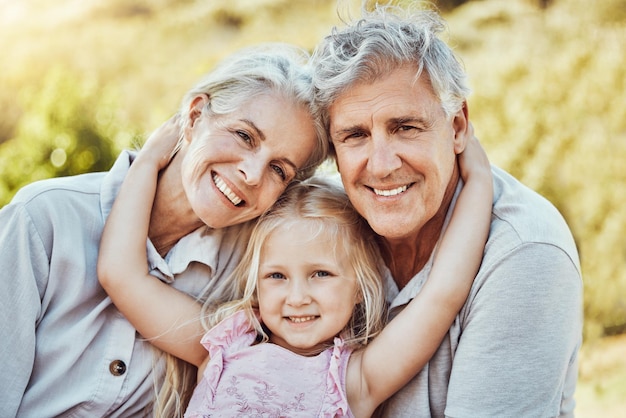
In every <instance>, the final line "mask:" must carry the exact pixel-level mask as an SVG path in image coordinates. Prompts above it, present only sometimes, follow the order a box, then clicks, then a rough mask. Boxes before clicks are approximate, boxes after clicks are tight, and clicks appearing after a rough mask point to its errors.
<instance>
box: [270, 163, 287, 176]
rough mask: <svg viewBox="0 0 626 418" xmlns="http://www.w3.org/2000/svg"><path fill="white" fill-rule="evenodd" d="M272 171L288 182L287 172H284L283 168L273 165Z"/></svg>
mask: <svg viewBox="0 0 626 418" xmlns="http://www.w3.org/2000/svg"><path fill="white" fill-rule="evenodd" d="M272 170H274V172H275V173H276V174H278V176H279V177H280V178H281V179H282V180H287V173H285V170H283V168H282V167H281V166H279V165H275V164H274V165H272Z"/></svg>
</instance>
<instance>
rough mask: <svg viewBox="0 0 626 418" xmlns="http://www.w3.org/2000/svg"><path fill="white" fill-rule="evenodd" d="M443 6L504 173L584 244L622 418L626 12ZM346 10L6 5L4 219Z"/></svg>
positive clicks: (612, 400) (593, 337)
mask: <svg viewBox="0 0 626 418" xmlns="http://www.w3.org/2000/svg"><path fill="white" fill-rule="evenodd" d="M355 1H356V0H355ZM355 1H352V2H350V1H349V0H345V1H344V3H343V6H342V8H343V9H344V11H345V10H347V9H349V6H350V4H352V6H353V5H354V3H355ZM405 2H407V1H405ZM436 3H438V4H439V6H440V7H441V8H442V10H443V13H444V15H445V17H446V18H447V20H448V22H449V31H448V32H449V33H448V34H447V40H448V41H449V43H450V44H451V45H452V46H453V47H454V48H455V50H456V51H457V52H458V54H459V55H460V57H461V58H462V60H463V62H464V64H465V66H466V68H467V70H468V73H469V75H470V80H471V86H472V89H473V93H472V96H471V97H470V103H469V108H470V117H471V119H472V121H473V123H474V125H475V128H476V132H477V134H478V136H479V137H480V138H481V141H482V143H483V144H484V145H485V147H486V148H487V151H488V153H489V156H490V158H491V160H492V161H493V162H494V163H496V164H497V165H500V166H502V167H503V168H505V169H507V170H509V171H510V172H511V173H513V174H514V175H515V176H516V177H518V178H519V179H520V180H521V181H522V182H524V183H525V184H527V185H528V186H530V187H532V188H534V189H536V190H537V191H539V192H540V193H542V194H543V195H545V196H546V197H548V198H549V199H550V200H551V201H552V202H553V203H554V204H555V205H556V206H557V207H558V208H559V210H560V211H561V212H562V213H563V215H564V216H565V218H566V219H567V221H568V223H569V224H570V226H571V228H572V230H573V232H574V235H575V238H576V241H577V243H578V247H579V250H580V254H581V261H582V268H583V275H584V281H585V344H584V347H583V351H582V360H581V370H580V379H579V387H578V391H577V400H578V405H579V406H578V409H577V416H579V417H599V416H601V417H611V416H614V417H618V416H624V414H626V412H624V411H626V360H624V358H625V357H626V356H625V355H626V268H625V267H626V211H625V210H624V209H623V207H624V206H626V167H625V162H626V0H597V1H587V0H482V1H479V0H475V1H453V0H448V1H443V0H442V1H439V2H436ZM336 10H337V5H336V2H335V0H255V1H253V0H247V1H246V0H210V1H209V0H178V1H176V0H56V1H49V0H0V109H1V110H2V111H1V112H0V207H1V206H3V205H5V204H6V203H8V201H9V200H10V198H11V197H12V196H13V194H14V193H15V191H16V190H17V189H18V188H19V187H21V186H22V185H24V184H26V183H29V182H32V181H34V180H37V179H42V178H46V177H53V176H63V175H71V174H77V173H81V172H86V171H98V170H107V169H108V168H109V167H110V166H111V164H112V162H113V160H114V158H115V156H116V155H117V154H118V152H119V151H120V150H121V149H122V148H125V147H133V146H136V145H138V144H141V142H142V141H143V138H145V134H146V133H148V132H150V131H151V130H152V129H154V128H155V127H157V126H158V125H160V124H161V123H162V122H163V121H164V120H165V119H166V118H168V117H169V116H170V115H172V114H173V113H174V112H175V111H176V110H177V107H178V105H179V102H180V99H181V98H182V95H183V94H184V93H185V92H186V91H187V89H188V88H190V87H191V86H192V85H193V84H194V83H195V81H197V80H198V79H199V78H200V77H201V76H202V75H203V74H204V73H205V72H207V71H209V70H210V69H211V67H212V66H213V65H214V64H215V63H216V62H217V61H219V60H220V59H221V58H223V57H224V56H225V55H227V54H229V53H231V52H233V51H234V50H236V49H239V48H241V47H245V46H248V45H251V44H256V43H259V42H264V41H278V42H291V43H294V44H296V45H298V46H301V47H303V48H305V49H308V50H311V49H312V48H313V47H314V45H315V43H316V42H317V41H318V40H319V39H320V38H321V37H322V36H324V35H325V34H327V33H328V32H329V31H330V29H331V27H332V26H333V25H336V24H340V22H339V19H338V17H337V13H336ZM523 320H524V319H523V318H520V321H523ZM4 326H6V325H4Z"/></svg>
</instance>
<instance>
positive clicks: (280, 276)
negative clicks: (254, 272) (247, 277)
mask: <svg viewBox="0 0 626 418" xmlns="http://www.w3.org/2000/svg"><path fill="white" fill-rule="evenodd" d="M267 277H269V278H270V279H284V278H285V275H284V274H282V273H270V274H268V275H267Z"/></svg>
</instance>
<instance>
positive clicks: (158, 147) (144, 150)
mask: <svg viewBox="0 0 626 418" xmlns="http://www.w3.org/2000/svg"><path fill="white" fill-rule="evenodd" d="M180 132H181V131H180V125H179V116H178V114H176V115H174V116H172V117H171V118H170V119H168V120H167V121H165V122H164V123H163V124H162V125H161V126H159V127H158V128H157V129H155V130H154V131H153V132H152V133H151V134H150V136H149V137H148V139H147V140H146V142H145V144H144V145H143V147H141V150H140V151H139V154H138V155H137V160H141V161H144V162H149V163H151V164H154V165H156V166H157V168H158V169H159V170H161V169H162V168H164V167H166V166H167V165H168V164H169V162H170V160H171V159H172V157H173V156H174V153H175V152H174V151H175V150H176V148H177V144H178V141H179V138H180Z"/></svg>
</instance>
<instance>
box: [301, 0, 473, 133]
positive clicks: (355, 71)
mask: <svg viewBox="0 0 626 418" xmlns="http://www.w3.org/2000/svg"><path fill="white" fill-rule="evenodd" d="M362 13H363V16H362V18H361V19H359V20H358V21H355V22H353V23H351V24H348V25H347V26H346V27H344V28H341V29H339V28H334V29H333V31H332V33H331V34H330V35H329V36H327V37H326V38H324V40H323V41H322V42H321V43H320V44H319V45H318V47H317V49H316V51H315V53H314V55H313V62H314V65H315V74H314V84H315V87H316V101H317V103H318V106H320V107H321V108H322V109H324V112H323V114H324V117H323V119H324V124H325V126H326V128H327V129H328V127H329V120H328V108H329V106H331V105H332V104H333V102H334V101H335V100H336V99H337V98H338V97H339V96H340V95H341V94H342V93H343V92H345V91H346V90H347V89H349V88H350V87H351V86H353V85H354V84H356V83H361V82H365V83H371V82H373V81H375V80H376V79H379V78H381V77H385V76H386V75H387V74H389V73H390V72H391V71H393V70H395V69H397V68H399V67H402V66H406V65H414V66H415V68H416V70H417V71H416V75H415V79H416V80H417V79H418V78H419V76H420V75H421V74H422V73H424V74H426V75H427V77H428V79H429V80H430V84H431V85H432V88H433V92H434V94H435V95H436V96H437V97H438V98H439V100H440V102H441V105H442V108H443V110H444V112H445V113H446V115H447V116H451V115H454V114H455V113H456V112H458V111H459V110H460V109H461V108H462V106H463V102H464V101H465V99H466V98H467V96H468V95H469V93H470V89H469V87H468V85H467V77H466V74H465V70H464V68H463V66H462V65H461V63H460V62H459V60H458V59H457V58H456V57H455V55H454V53H453V51H452V49H451V48H450V47H449V46H448V45H447V44H446V43H445V42H444V41H443V40H441V39H440V38H439V34H440V33H441V32H442V31H443V30H444V29H445V28H446V25H445V22H444V20H443V19H442V18H441V17H440V15H439V14H438V13H437V12H436V11H434V10H430V9H425V8H419V9H418V8H413V9H404V8H400V7H397V6H378V5H377V6H376V7H375V8H373V10H371V11H367V10H365V8H363V11H362Z"/></svg>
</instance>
